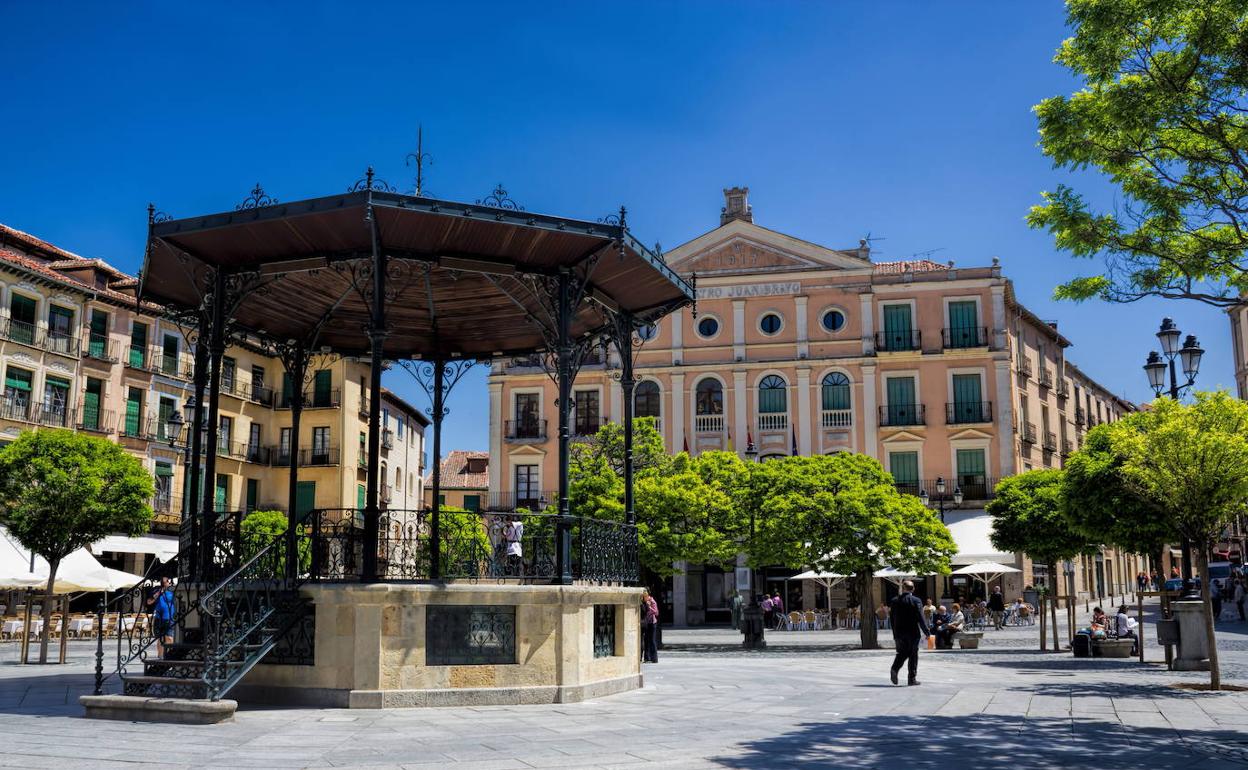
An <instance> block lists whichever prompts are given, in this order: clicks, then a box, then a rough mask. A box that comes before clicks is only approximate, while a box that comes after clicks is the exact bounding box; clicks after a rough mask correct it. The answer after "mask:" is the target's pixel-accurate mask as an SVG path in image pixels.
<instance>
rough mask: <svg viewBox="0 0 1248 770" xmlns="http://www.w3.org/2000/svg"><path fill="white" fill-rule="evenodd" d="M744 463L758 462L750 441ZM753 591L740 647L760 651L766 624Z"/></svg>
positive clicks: (752, 510)
mask: <svg viewBox="0 0 1248 770" xmlns="http://www.w3.org/2000/svg"><path fill="white" fill-rule="evenodd" d="M742 454H744V455H745V459H746V462H756V461H757V460H758V448H757V447H755V446H754V442H753V441H750V442H749V443H747V444H746V446H745V451H744V452H743V453H742ZM750 558H751V559H753V558H754V508H753V507H751V508H750ZM750 577H751V582H752V583H753V582H754V580H753V577H754V571H753V570H752V569H751V570H750ZM753 587H754V590H753V591H751V592H750V603H749V604H748V605H746V607H745V609H744V610H743V611H742V612H741V633H742V634H743V635H744V637H745V638H744V640H743V641H742V646H743V647H745V648H746V649H747V650H757V649H762V648H764V647H766V646H767V641H766V639H765V635H766V631H767V627H766V626H767V624H766V622H765V619H764V616H763V608H762V605H761V604H760V603H759V601H758V586H757V584H755V585H754V586H753Z"/></svg>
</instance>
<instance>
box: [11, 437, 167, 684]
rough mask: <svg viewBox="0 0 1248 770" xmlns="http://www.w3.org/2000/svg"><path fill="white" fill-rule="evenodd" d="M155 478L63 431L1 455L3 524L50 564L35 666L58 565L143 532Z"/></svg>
mask: <svg viewBox="0 0 1248 770" xmlns="http://www.w3.org/2000/svg"><path fill="white" fill-rule="evenodd" d="M154 492H155V486H154V483H153V481H152V476H151V474H150V473H148V472H147V471H146V470H145V469H144V468H143V465H142V464H141V463H140V462H139V461H138V460H137V459H135V458H134V457H132V456H130V455H129V454H127V453H126V452H125V451H124V450H122V448H121V447H120V446H118V445H117V444H114V443H113V442H111V441H108V440H106V439H102V438H96V437H94V436H88V435H84V434H79V433H74V432H72V431H68V430H40V431H27V432H25V433H23V434H22V435H20V436H19V437H18V438H17V440H16V441H14V442H13V443H12V444H9V445H8V446H7V447H5V448H4V449H3V450H0V520H3V522H4V524H5V525H6V526H7V527H8V528H9V531H10V532H12V533H13V536H14V537H16V538H17V539H18V542H20V543H21V544H22V545H23V546H25V547H26V548H29V549H30V550H31V551H33V552H35V553H37V554H39V555H40V556H42V557H43V558H44V559H46V560H47V562H48V585H47V590H46V592H45V595H44V600H43V621H44V622H43V638H42V639H41V640H40V644H39V662H40V663H46V662H47V660H48V634H49V632H50V630H51V625H52V624H51V623H50V622H49V614H50V613H51V611H52V597H53V584H54V583H55V582H56V571H57V569H58V568H59V567H60V565H61V561H62V560H63V559H64V558H65V557H66V556H68V555H69V554H71V553H73V552H74V551H76V550H78V549H79V548H83V547H85V546H87V545H90V544H91V543H94V542H95V541H97V540H99V539H100V538H102V537H104V536H106V535H110V534H114V533H120V534H124V535H129V536H131V537H133V536H136V535H141V534H143V533H145V532H147V530H148V528H149V527H150V526H151V521H152V507H151V504H150V503H151V498H152V495H153V493H154Z"/></svg>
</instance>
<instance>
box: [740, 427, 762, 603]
mask: <svg viewBox="0 0 1248 770" xmlns="http://www.w3.org/2000/svg"><path fill="white" fill-rule="evenodd" d="M742 454H743V455H745V461H746V462H747V463H753V462H758V447H756V446H754V442H753V441H750V442H748V443H746V445H745V451H743V452H742ZM750 551H751V553H750V558H751V559H752V558H754V553H753V551H754V507H753V506H750ZM750 575H751V576H752V577H751V581H752V582H754V586H753V590H752V591H750V604H751V605H755V604H758V588H759V586H758V582H757V581H755V580H754V577H756V576H754V571H753V570H751V571H750Z"/></svg>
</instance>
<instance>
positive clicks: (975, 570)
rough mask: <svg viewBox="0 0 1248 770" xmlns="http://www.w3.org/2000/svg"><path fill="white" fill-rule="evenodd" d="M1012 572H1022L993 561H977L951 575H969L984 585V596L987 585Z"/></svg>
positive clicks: (986, 591)
mask: <svg viewBox="0 0 1248 770" xmlns="http://www.w3.org/2000/svg"><path fill="white" fill-rule="evenodd" d="M1013 572H1022V570H1021V569H1017V568H1015V567H1011V566H1009V565H1008V564H1001V563H999V562H995V561H977V562H975V563H974V564H968V565H966V566H965V567H959V568H958V569H955V570H954V571H953V573H952V574H954V575H970V576H971V577H972V578H974V579H975V580H978V581H980V582H981V583H983V584H984V593H985V594H986V593H988V584H989V583H991V582H992V581H994V580H996V579H997V578H999V577H1001V576H1002V575H1008V574H1010V573H1013Z"/></svg>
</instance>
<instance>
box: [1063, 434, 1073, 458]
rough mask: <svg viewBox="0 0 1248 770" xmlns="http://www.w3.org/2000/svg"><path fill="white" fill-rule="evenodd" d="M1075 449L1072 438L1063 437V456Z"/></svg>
mask: <svg viewBox="0 0 1248 770" xmlns="http://www.w3.org/2000/svg"><path fill="white" fill-rule="evenodd" d="M1073 451H1075V450H1074V446H1073V445H1072V444H1071V443H1070V439H1068V438H1064V439H1062V456H1063V457H1065V456H1067V455H1069V454H1070V453H1071V452H1073Z"/></svg>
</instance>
